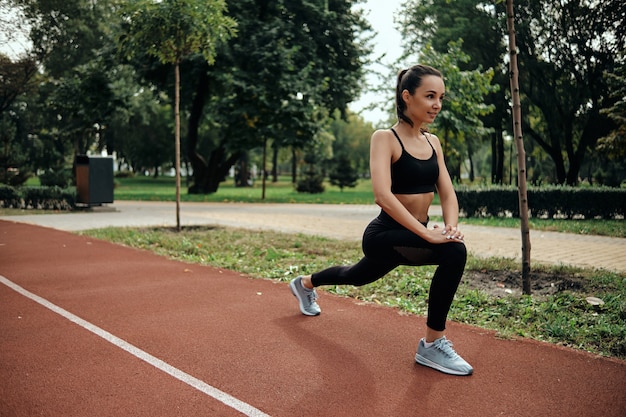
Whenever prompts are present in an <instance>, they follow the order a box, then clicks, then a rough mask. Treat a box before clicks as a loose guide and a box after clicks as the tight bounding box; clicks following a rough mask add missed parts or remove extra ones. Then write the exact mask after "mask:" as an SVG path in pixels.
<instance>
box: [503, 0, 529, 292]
mask: <svg viewBox="0 0 626 417" xmlns="http://www.w3.org/2000/svg"><path fill="white" fill-rule="evenodd" d="M506 15H507V26H508V28H509V68H510V74H511V97H512V98H513V132H514V134H515V145H516V147H517V177H518V194H519V209H520V210H519V212H520V220H521V222H520V227H521V232H522V290H523V292H524V294H528V295H530V229H529V223H528V195H527V191H526V152H525V151H524V138H523V137H522V110H521V108H522V105H521V103H520V91H519V81H518V69H517V46H516V43H515V13H514V9H513V0H506Z"/></svg>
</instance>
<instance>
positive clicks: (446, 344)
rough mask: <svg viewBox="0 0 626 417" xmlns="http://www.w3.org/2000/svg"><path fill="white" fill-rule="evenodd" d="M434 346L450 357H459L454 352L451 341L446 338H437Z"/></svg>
mask: <svg viewBox="0 0 626 417" xmlns="http://www.w3.org/2000/svg"><path fill="white" fill-rule="evenodd" d="M435 346H436V347H437V349H439V350H441V351H442V352H443V353H445V354H446V355H448V356H450V357H451V358H452V359H457V358H459V357H460V356H459V354H458V353H456V352H455V350H454V349H452V342H451V341H449V340H448V339H443V338H442V339H439V340H437V342H436V343H435Z"/></svg>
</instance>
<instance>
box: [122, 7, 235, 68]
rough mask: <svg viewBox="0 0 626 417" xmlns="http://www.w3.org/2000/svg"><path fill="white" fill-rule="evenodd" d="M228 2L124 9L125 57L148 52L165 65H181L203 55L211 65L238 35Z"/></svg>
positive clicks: (123, 36) (123, 44)
mask: <svg viewBox="0 0 626 417" xmlns="http://www.w3.org/2000/svg"><path fill="white" fill-rule="evenodd" d="M225 12H226V3H225V1H224V0H166V1H160V2H155V1H151V0H134V1H130V2H128V3H127V4H126V6H125V7H123V8H122V9H121V14H122V19H123V21H124V22H125V26H126V27H125V34H123V35H122V36H121V37H120V39H119V47H120V49H121V50H122V52H123V53H124V54H126V55H127V56H132V55H134V54H135V53H137V51H145V52H146V53H147V54H148V55H151V56H154V57H157V58H158V59H159V60H160V61H161V62H162V63H164V64H180V63H181V62H182V61H183V60H184V59H185V58H187V57H188V56H189V55H191V54H195V53H200V54H202V56H203V57H204V58H205V59H206V61H207V62H208V63H209V64H212V63H213V62H214V61H215V55H216V49H217V46H218V45H219V44H220V43H221V42H224V41H226V40H227V39H228V38H230V37H231V36H233V35H234V34H235V27H236V26H237V25H236V23H235V21H234V20H233V19H232V18H230V17H228V16H225V15H224V13H225Z"/></svg>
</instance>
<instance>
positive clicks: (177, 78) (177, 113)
mask: <svg viewBox="0 0 626 417" xmlns="http://www.w3.org/2000/svg"><path fill="white" fill-rule="evenodd" d="M174 76H175V82H174V90H175V93H174V96H175V99H174V123H175V125H176V128H175V134H174V136H175V147H176V156H175V158H176V160H175V162H174V164H175V167H176V168H175V171H176V230H177V231H179V232H180V65H179V63H178V62H177V63H176V65H175V66H174Z"/></svg>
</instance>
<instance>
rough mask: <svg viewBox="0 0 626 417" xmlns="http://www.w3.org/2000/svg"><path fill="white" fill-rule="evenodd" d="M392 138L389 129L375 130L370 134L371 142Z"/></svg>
mask: <svg viewBox="0 0 626 417" xmlns="http://www.w3.org/2000/svg"><path fill="white" fill-rule="evenodd" d="M392 137H393V132H392V131H391V129H377V130H375V131H374V133H372V140H388V139H389V138H392Z"/></svg>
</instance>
